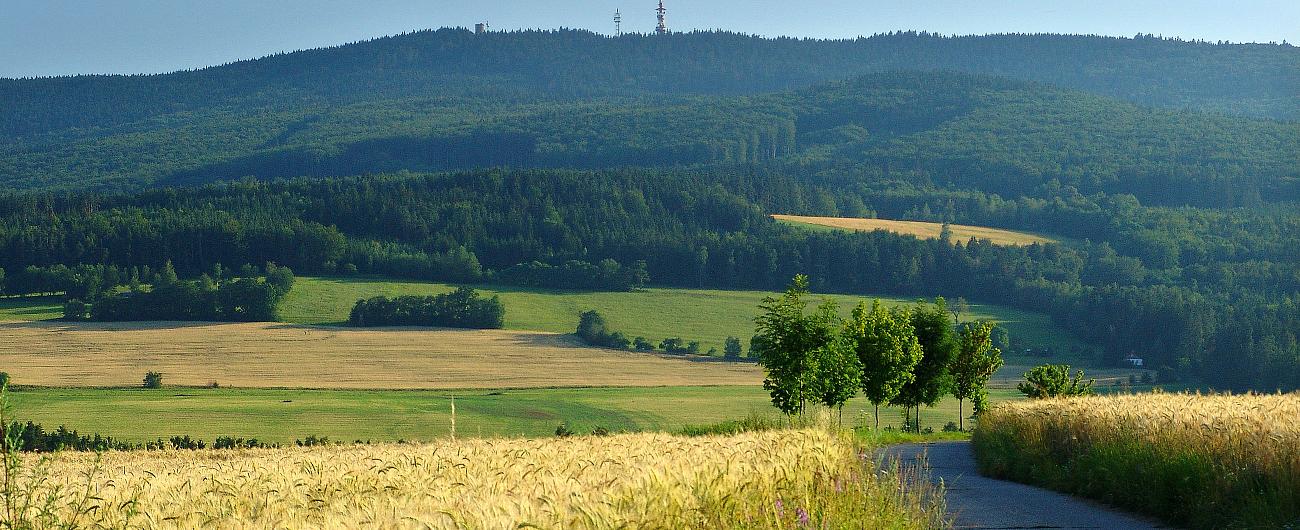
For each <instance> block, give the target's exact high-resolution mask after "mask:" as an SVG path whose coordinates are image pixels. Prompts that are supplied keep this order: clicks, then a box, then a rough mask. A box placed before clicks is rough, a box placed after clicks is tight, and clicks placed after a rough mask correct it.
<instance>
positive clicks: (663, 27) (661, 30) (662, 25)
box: [655, 0, 668, 35]
mask: <svg viewBox="0 0 1300 530" xmlns="http://www.w3.org/2000/svg"><path fill="white" fill-rule="evenodd" d="M655 13H657V14H658V16H659V25H658V26H656V27H655V33H658V34H660V35H664V34H667V33H668V23H667V22H665V21H664V15H667V14H668V10H667V9H664V0H659V9H656V10H655Z"/></svg>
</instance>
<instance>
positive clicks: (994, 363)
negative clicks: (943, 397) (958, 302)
mask: <svg viewBox="0 0 1300 530" xmlns="http://www.w3.org/2000/svg"><path fill="white" fill-rule="evenodd" d="M993 327H994V325H993V323H992V322H973V323H971V324H969V325H966V326H963V327H962V329H961V333H960V335H959V338H958V343H959V346H958V348H957V356H956V357H954V358H953V362H952V367H951V372H952V395H953V397H955V398H957V427H958V428H959V429H961V430H963V431H964V430H966V411H965V408H964V405H965V402H966V400H967V399H970V400H971V401H973V402H974V403H975V413H976V414H978V413H979V412H981V411H982V410H984V407H985V401H986V399H987V391H986V390H985V388H986V387H987V386H988V382H989V377H992V376H993V372H996V371H997V370H998V368H1001V367H1002V351H1001V350H999V349H997V348H995V347H993V339H992V334H993Z"/></svg>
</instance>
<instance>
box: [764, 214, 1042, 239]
mask: <svg viewBox="0 0 1300 530" xmlns="http://www.w3.org/2000/svg"><path fill="white" fill-rule="evenodd" d="M772 218H773V219H777V220H779V221H789V222H794V223H804V224H810V225H817V226H825V227H829V228H838V229H843V230H855V231H861V232H870V231H873V230H884V231H887V232H893V233H895V234H902V235H909V236H916V237H918V238H920V239H938V238H939V234H940V233H941V232H942V231H943V223H931V222H925V221H895V220H891V219H864V218H860V217H816V216H808V215H773V216H772ZM948 228H949V229H950V230H952V239H953V240H954V241H963V242H964V241H968V240H970V238H972V237H973V238H976V239H985V240H988V241H989V242H991V243H993V244H995V245H1012V246H1023V245H1032V244H1034V243H1055V242H1056V240H1055V239H1051V238H1048V237H1044V236H1040V235H1036V234H1030V233H1027V232H1017V231H1015V230H1004V229H1001V228H989V227H984V226H969V225H955V224H950V225H948Z"/></svg>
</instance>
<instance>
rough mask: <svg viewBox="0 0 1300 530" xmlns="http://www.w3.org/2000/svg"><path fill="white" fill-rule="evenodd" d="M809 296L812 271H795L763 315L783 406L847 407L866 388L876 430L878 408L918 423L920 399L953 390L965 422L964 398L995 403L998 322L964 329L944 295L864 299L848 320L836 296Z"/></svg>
mask: <svg viewBox="0 0 1300 530" xmlns="http://www.w3.org/2000/svg"><path fill="white" fill-rule="evenodd" d="M810 294H811V292H810V290H809V281H808V277H807V276H804V275H796V276H795V277H794V280H793V281H792V282H791V284H790V286H789V287H788V288H787V289H786V291H785V294H783V295H782V296H780V297H768V298H765V299H764V300H763V303H762V305H760V306H759V307H760V309H761V310H762V313H761V314H760V315H759V316H758V317H757V318H756V319H755V322H756V324H757V328H756V335H755V337H754V341H753V344H755V346H754V349H755V350H756V351H757V353H758V362H759V364H760V365H761V366H763V369H764V371H765V372H766V374H767V377H766V378H765V379H764V380H763V388H764V389H766V390H767V391H768V392H769V393H770V394H771V397H772V404H773V405H774V406H776V408H778V409H780V410H781V411H782V412H784V413H786V414H798V415H802V414H803V413H804V411H805V410H806V408H807V407H808V406H809V405H810V404H821V405H825V406H827V407H831V408H837V409H840V410H842V409H843V407H844V403H845V402H847V401H848V400H849V399H851V398H853V397H854V396H856V395H858V393H859V392H861V393H862V394H863V395H864V396H865V397H866V399H867V400H868V401H870V402H871V404H872V405H873V406H874V407H875V426H876V428H879V427H880V406H881V405H896V406H901V407H905V408H906V410H907V421H906V423H908V424H909V426H914V427H915V428H916V429H918V430H919V426H920V416H921V406H922V405H924V406H930V407H933V406H934V405H935V404H937V403H938V402H939V400H940V399H941V398H943V396H945V395H950V394H951V395H952V396H954V397H956V398H957V400H958V410H959V414H958V416H959V418H961V420H960V421H961V422H962V425H959V428H964V422H965V402H966V400H970V401H971V402H972V405H973V408H974V411H975V412H976V413H978V412H980V411H981V410H983V409H984V408H985V407H987V406H988V400H987V393H986V391H985V387H986V385H987V383H988V380H989V378H990V377H991V376H992V375H993V373H994V372H996V371H997V369H998V368H1000V367H1002V356H1001V352H1000V351H999V350H998V349H997V348H995V347H994V346H993V342H992V332H993V328H994V324H993V323H991V322H973V323H969V324H967V325H964V326H960V327H957V326H956V325H955V323H954V322H953V321H954V320H956V318H955V317H952V315H951V313H950V312H949V310H948V307H947V304H946V302H945V301H944V299H943V298H937V299H935V301H934V303H933V304H918V305H916V306H915V307H898V308H894V309H886V308H885V307H884V306H882V305H881V304H880V302H879V301H876V302H875V303H874V304H873V305H871V306H868V305H867V304H866V302H861V303H860V304H859V305H858V306H857V307H856V308H854V309H853V313H852V317H850V318H849V319H847V320H845V319H843V318H841V317H840V315H839V311H838V309H837V308H836V306H835V303H834V302H832V301H830V300H827V301H825V302H823V303H822V304H820V305H818V306H817V307H816V308H813V309H812V310H811V311H810V310H809V308H808V302H809V301H808V297H809V296H810ZM913 414H914V415H913Z"/></svg>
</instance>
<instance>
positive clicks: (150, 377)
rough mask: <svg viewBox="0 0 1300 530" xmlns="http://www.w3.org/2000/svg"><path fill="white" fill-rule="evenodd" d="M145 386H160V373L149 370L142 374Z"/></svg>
mask: <svg viewBox="0 0 1300 530" xmlns="http://www.w3.org/2000/svg"><path fill="white" fill-rule="evenodd" d="M144 387H145V388H162V374H161V373H158V372H149V373H146V374H144Z"/></svg>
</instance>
